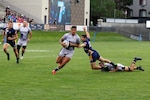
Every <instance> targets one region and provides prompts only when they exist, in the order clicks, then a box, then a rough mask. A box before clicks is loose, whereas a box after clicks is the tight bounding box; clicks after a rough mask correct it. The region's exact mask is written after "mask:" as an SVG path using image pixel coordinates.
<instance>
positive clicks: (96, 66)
mask: <svg viewBox="0 0 150 100" xmlns="http://www.w3.org/2000/svg"><path fill="white" fill-rule="evenodd" d="M91 68H92V69H93V70H99V69H101V68H102V67H101V66H100V65H96V62H92V63H91Z"/></svg>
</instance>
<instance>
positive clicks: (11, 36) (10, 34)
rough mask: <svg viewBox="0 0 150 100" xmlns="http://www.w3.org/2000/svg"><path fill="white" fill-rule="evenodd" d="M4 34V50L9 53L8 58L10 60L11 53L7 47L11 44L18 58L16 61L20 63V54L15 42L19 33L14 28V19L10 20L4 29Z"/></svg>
mask: <svg viewBox="0 0 150 100" xmlns="http://www.w3.org/2000/svg"><path fill="white" fill-rule="evenodd" d="M4 35H5V36H6V43H4V46H3V50H4V52H5V53H6V55H7V60H10V54H9V53H8V51H7V49H8V47H9V45H11V47H12V48H13V51H14V53H15V56H16V60H17V61H16V63H19V55H18V52H17V48H16V42H15V40H16V39H17V38H18V35H17V32H16V31H15V30H14V29H13V22H12V21H9V22H8V25H7V28H6V29H5V30H4ZM5 36H4V37H5ZM4 40H5V39H4ZM4 42H5V41H4Z"/></svg>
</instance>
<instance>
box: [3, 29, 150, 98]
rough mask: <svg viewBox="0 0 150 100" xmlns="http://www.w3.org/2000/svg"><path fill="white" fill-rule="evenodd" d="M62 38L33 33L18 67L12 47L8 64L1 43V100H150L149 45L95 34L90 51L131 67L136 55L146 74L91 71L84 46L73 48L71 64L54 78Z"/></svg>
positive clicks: (52, 34)
mask: <svg viewBox="0 0 150 100" xmlns="http://www.w3.org/2000/svg"><path fill="white" fill-rule="evenodd" d="M63 34H64V32H44V31H33V38H32V39H31V41H30V42H29V43H28V47H27V51H26V53H25V55H24V59H23V60H21V61H20V63H19V64H16V61H15V56H14V53H13V52H12V48H11V47H10V48H9V52H10V57H11V58H10V61H7V59H6V55H5V54H4V52H3V50H2V46H3V45H2V44H1V45H0V49H1V50H0V100H149V98H150V78H149V77H150V63H149V56H150V42H148V41H142V42H139V41H135V40H131V39H128V38H125V37H123V36H121V35H118V34H116V33H98V34H97V37H96V38H95V41H94V42H92V45H93V48H94V49H96V50H97V51H98V52H99V53H100V54H101V55H102V56H103V57H104V58H109V59H110V60H112V61H113V62H115V63H118V62H119V63H122V64H124V65H130V63H131V61H132V59H133V58H134V57H135V56H138V57H142V58H143V60H142V61H138V62H137V65H142V67H143V68H144V69H145V71H144V72H142V71H134V72H116V73H109V72H101V71H98V70H97V71H95V70H91V68H90V63H89V59H88V56H87V55H86V54H85V53H84V51H83V49H82V48H81V49H78V48H76V49H75V54H74V56H73V58H72V60H71V61H70V62H69V63H68V64H67V65H66V66H65V67H64V68H63V69H61V70H59V71H58V72H57V74H56V75H52V74H51V71H52V70H53V69H54V68H55V67H56V66H57V64H56V63H55V60H56V57H57V55H58V53H59V51H60V49H61V45H60V44H59V43H58V40H59V38H60V37H61V36H62V35H63ZM79 34H80V35H81V33H79ZM92 37H93V33H91V38H92Z"/></svg>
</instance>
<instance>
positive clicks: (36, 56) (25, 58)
mask: <svg viewBox="0 0 150 100" xmlns="http://www.w3.org/2000/svg"><path fill="white" fill-rule="evenodd" d="M48 57H51V56H31V57H29V56H27V57H25V58H24V59H26V58H48Z"/></svg>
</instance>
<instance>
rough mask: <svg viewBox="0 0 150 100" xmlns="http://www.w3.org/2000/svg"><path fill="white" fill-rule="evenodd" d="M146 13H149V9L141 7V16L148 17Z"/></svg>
mask: <svg viewBox="0 0 150 100" xmlns="http://www.w3.org/2000/svg"><path fill="white" fill-rule="evenodd" d="M146 13H147V11H146V10H145V9H140V10H139V16H140V17H146V16H147V15H146Z"/></svg>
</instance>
